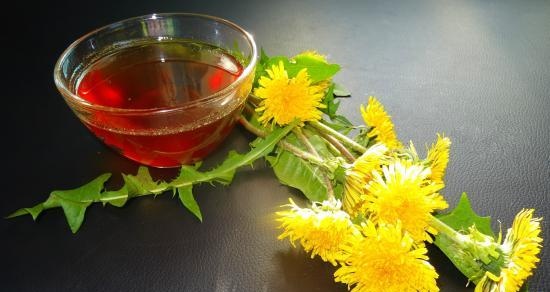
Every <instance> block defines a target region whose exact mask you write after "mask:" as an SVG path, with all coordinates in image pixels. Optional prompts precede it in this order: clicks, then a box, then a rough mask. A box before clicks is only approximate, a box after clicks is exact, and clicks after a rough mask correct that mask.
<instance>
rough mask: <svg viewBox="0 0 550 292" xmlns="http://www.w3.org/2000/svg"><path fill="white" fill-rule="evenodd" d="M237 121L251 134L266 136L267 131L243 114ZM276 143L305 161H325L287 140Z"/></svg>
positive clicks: (319, 163) (320, 162) (315, 162)
mask: <svg viewBox="0 0 550 292" xmlns="http://www.w3.org/2000/svg"><path fill="white" fill-rule="evenodd" d="M238 121H239V123H240V124H241V125H242V126H243V127H244V128H245V129H246V130H248V131H249V132H251V133H252V134H254V135H256V136H258V137H265V136H267V133H266V132H265V131H264V130H262V129H260V128H258V127H256V126H254V125H253V124H252V123H250V122H249V121H248V120H247V119H246V118H245V117H244V116H242V115H241V116H240V117H239V118H238ZM278 145H279V146H280V147H281V148H282V149H284V150H287V151H290V152H292V153H293V154H294V155H296V156H298V157H300V158H302V159H304V160H307V161H309V162H311V163H313V164H315V165H318V166H323V167H325V163H324V162H325V161H324V160H323V159H322V158H319V157H317V156H315V155H313V154H311V153H308V152H306V151H304V150H302V149H300V148H298V147H296V146H294V145H292V144H290V143H288V142H286V141H284V140H281V141H279V143H278Z"/></svg>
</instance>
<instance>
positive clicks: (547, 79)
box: [0, 0, 550, 291]
mask: <svg viewBox="0 0 550 292" xmlns="http://www.w3.org/2000/svg"><path fill="white" fill-rule="evenodd" d="M15 2H18V3H15V5H16V6H17V7H18V9H7V11H3V16H2V18H3V20H4V21H3V23H4V24H3V25H2V26H3V29H2V34H3V40H2V43H3V46H2V52H3V54H2V55H3V56H4V59H3V62H2V63H3V64H4V66H3V74H2V84H3V86H2V88H3V90H4V93H3V94H2V100H3V104H4V107H3V114H2V115H1V118H2V125H4V126H3V133H4V137H3V139H2V141H4V142H3V144H4V147H6V148H3V149H4V154H5V156H3V159H2V178H3V183H2V204H1V205H0V214H2V215H4V216H5V215H7V214H9V213H10V212H12V211H14V210H15V209H17V208H20V207H23V206H31V205H34V204H35V203H37V202H39V201H42V200H44V199H45V198H46V197H47V195H48V194H49V192H50V191H52V190H54V189H69V188H73V187H76V186H80V185H82V184H83V183H85V182H87V181H89V180H91V179H92V178H94V177H96V176H97V175H99V174H101V173H104V172H112V173H114V174H115V176H116V177H117V178H118V179H120V178H119V176H118V174H119V173H120V172H124V173H135V171H136V170H137V167H138V165H137V164H135V163H133V162H130V161H128V160H126V159H124V158H122V157H120V156H118V155H117V154H116V153H114V152H112V151H111V150H109V149H107V148H106V147H104V146H103V145H102V144H100V143H99V142H98V141H97V140H96V139H95V138H94V137H93V136H92V135H91V134H90V133H89V132H88V131H87V130H86V129H85V128H84V127H83V126H82V124H81V123H80V122H79V121H78V120H77V119H76V117H75V116H74V115H73V113H72V112H71V111H70V110H69V108H68V107H67V106H66V104H65V103H64V101H63V100H62V98H61V96H60V95H59V94H58V92H57V91H56V89H55V86H54V83H53V78H52V70H53V65H54V63H55V61H56V59H57V57H58V56H59V55H60V54H61V52H62V51H63V50H64V49H65V48H66V47H67V46H68V45H69V44H70V43H71V42H72V41H74V40H75V39H76V38H77V37H79V36H81V35H83V34H84V33H86V32H88V31H90V30H92V29H94V28H97V27H99V26H103V25H106V24H109V23H111V22H114V21H117V20H121V19H124V18H128V17H131V16H137V15H143V14H150V13H155V12H199V13H206V14H212V15H216V16H220V17H223V18H227V19H229V20H232V21H234V22H236V23H238V24H240V25H242V26H243V27H245V28H246V29H247V30H249V31H250V32H251V33H253V34H254V36H255V38H256V40H257V42H258V44H259V45H260V46H261V47H263V48H264V49H265V50H266V51H267V52H268V53H269V54H271V55H275V54H285V55H294V54H296V53H298V52H300V51H302V50H307V49H315V50H318V51H319V52H321V53H324V54H327V55H328V56H329V58H330V60H331V61H333V62H335V63H339V64H341V65H342V67H343V69H342V71H341V72H340V73H339V74H338V75H337V77H336V80H337V81H339V82H340V83H342V84H344V85H346V86H347V87H348V88H349V89H350V90H351V92H352V94H353V97H352V98H350V99H347V100H345V101H343V106H342V107H343V111H344V113H345V114H346V115H348V116H349V117H350V119H351V120H352V122H354V123H360V122H361V118H360V115H359V112H358V106H359V105H360V104H362V103H365V102H366V97H367V96H368V95H376V96H377V97H378V98H379V100H380V101H381V102H382V103H383V104H384V105H385V106H386V109H387V111H388V112H389V113H390V114H391V115H392V116H393V120H394V122H395V124H396V129H397V132H398V135H399V137H400V138H401V140H402V141H409V140H412V141H414V142H415V144H416V145H417V148H418V149H419V150H420V151H421V152H422V153H425V147H424V145H429V144H431V143H432V142H433V141H434V140H435V137H436V133H437V132H443V133H445V134H446V135H448V136H449V137H450V138H451V139H452V141H453V145H452V148H451V162H450V165H449V167H448V172H447V176H446V189H445V191H444V195H445V197H446V198H447V200H448V202H449V204H450V205H451V207H454V206H455V205H456V203H457V201H458V198H459V196H460V194H461V193H462V192H468V194H469V195H470V198H471V201H472V203H473V207H474V209H475V210H476V211H478V212H479V213H480V214H485V215H490V216H492V217H493V218H494V219H498V220H500V222H502V226H503V228H504V229H505V228H508V227H509V226H510V224H511V222H512V219H513V216H514V215H515V214H516V213H517V212H518V211H519V210H521V208H527V207H530V208H536V215H537V216H544V217H547V220H548V219H550V216H549V215H550V207H549V204H548V196H549V193H550V180H549V179H550V131H549V128H550V114H549V113H548V112H549V110H550V2H549V1H506V0H495V1H473V0H460V1H446V0H444V1H441V0H433V1H378V2H375V1H353V2H352V1H349V2H348V1H319V2H316V1H249V2H239V1H182V0H179V1H120V2H112V1H88V2H77V1H71V2H62V1H42V2H44V3H40V4H29V3H26V2H24V1H15ZM5 10H6V9H5ZM250 139H251V136H250V135H249V134H247V133H246V132H245V131H244V130H242V129H240V128H236V130H235V131H234V133H233V134H232V135H231V137H230V138H229V139H228V140H227V142H226V144H225V145H224V146H223V147H222V148H221V149H220V150H219V151H217V152H216V153H215V154H214V155H213V156H212V157H210V158H209V159H208V160H207V162H206V163H210V164H215V163H217V162H219V161H221V159H222V157H223V156H224V155H225V153H226V152H227V151H228V150H229V149H234V148H236V149H240V150H245V149H246V148H247V143H248V142H249V141H250ZM153 174H154V175H155V177H156V178H166V179H168V178H171V177H172V176H173V175H175V171H174V170H155V171H153ZM117 178H115V180H116V179H117ZM195 194H196V197H197V200H198V202H199V204H200V206H201V208H202V211H203V215H204V218H205V220H204V222H203V223H202V224H201V223H199V222H198V221H197V220H196V219H195V218H194V217H193V216H192V215H191V214H190V213H189V212H187V211H186V210H184V208H183V207H182V206H181V203H180V202H179V201H177V200H176V199H172V198H171V196H169V195H166V194H165V195H161V196H158V197H157V198H152V197H151V198H149V197H146V198H140V199H135V200H133V201H131V202H130V203H129V204H127V205H126V206H125V207H124V208H121V209H117V208H114V207H110V206H108V207H101V206H99V205H98V206H92V207H90V208H89V209H88V211H87V213H86V220H85V222H84V225H83V226H82V228H81V230H80V231H79V232H78V233H77V234H75V235H73V234H71V232H70V230H69V228H68V226H67V225H66V223H65V219H64V217H63V214H62V211H61V210H50V211H47V212H46V213H44V214H43V216H42V217H41V218H40V219H39V220H38V221H37V222H36V223H34V222H33V221H32V220H31V218H30V217H20V218H16V219H13V220H0V244H1V249H0V251H1V255H0V263H1V269H2V270H1V273H0V283H1V284H0V286H1V288H0V290H2V291H346V287H345V286H344V285H341V284H337V283H334V282H333V278H332V273H333V271H334V270H333V268H332V267H331V266H330V265H329V264H326V263H323V262H322V261H320V260H310V259H309V257H308V255H306V254H305V253H303V252H301V251H299V250H296V249H292V248H291V247H290V245H289V244H288V242H281V241H278V240H277V239H276V237H277V235H278V232H279V231H278V230H277V229H276V223H275V222H274V220H273V213H274V212H275V211H276V210H277V209H278V206H280V205H282V204H284V203H286V202H287V198H288V197H292V198H294V199H295V200H296V201H297V202H299V203H304V202H305V200H304V199H303V198H302V197H301V196H300V194H299V193H298V192H296V191H293V190H291V189H289V188H287V187H284V186H281V185H280V184H279V182H278V181H277V180H276V178H275V177H274V175H273V174H272V171H271V170H270V169H269V168H268V167H266V166H265V164H264V163H262V162H260V163H256V165H255V168H254V170H251V169H243V170H241V171H239V172H238V174H237V176H236V179H235V181H234V183H233V184H232V185H231V186H229V187H221V186H215V187H213V186H210V185H203V186H200V187H198V188H196V190H195ZM546 222H548V221H545V222H544V224H543V236H544V238H545V239H546V240H548V239H550V236H549V235H550V233H549V231H548V230H549V229H548V228H547V226H548V223H546ZM493 227H494V228H495V230H498V222H497V220H493ZM430 257H431V262H432V263H433V265H434V266H435V267H436V269H437V270H438V272H439V274H440V279H439V282H438V283H439V286H440V288H441V290H442V291H471V290H473V288H472V287H470V288H466V287H465V285H466V282H467V281H466V279H465V278H464V277H463V276H461V274H460V273H459V272H458V271H457V270H456V269H455V268H454V267H453V266H452V264H451V263H450V262H449V261H448V260H447V259H446V258H445V257H444V256H443V255H442V253H441V252H439V251H438V250H437V249H436V248H430ZM549 259H550V255H549V250H548V249H547V248H546V247H545V248H544V249H543V251H542V254H541V263H540V264H539V267H538V269H537V270H536V273H535V275H534V276H533V277H532V278H531V281H530V285H531V290H532V291H549V290H550V277H549V276H550V263H549Z"/></svg>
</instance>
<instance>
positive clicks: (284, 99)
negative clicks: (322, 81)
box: [254, 61, 325, 126]
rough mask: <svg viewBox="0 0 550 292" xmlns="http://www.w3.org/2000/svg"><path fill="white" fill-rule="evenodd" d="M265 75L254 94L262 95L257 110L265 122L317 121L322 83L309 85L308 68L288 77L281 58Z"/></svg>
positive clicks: (320, 106)
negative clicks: (320, 84)
mask: <svg viewBox="0 0 550 292" xmlns="http://www.w3.org/2000/svg"><path fill="white" fill-rule="evenodd" d="M266 72H267V74H268V76H262V77H261V78H260V80H259V84H260V87H258V88H256V89H255V91H254V94H255V95H256V96H258V97H259V98H261V99H262V101H261V104H260V106H259V107H258V108H256V111H258V112H260V118H259V119H258V120H259V121H260V122H262V123H263V124H264V125H268V124H269V123H274V124H278V125H280V126H284V125H287V124H289V123H291V122H293V121H294V120H295V119H298V120H299V121H301V122H302V123H303V122H306V121H317V120H319V119H321V116H322V112H321V111H320V110H319V109H320V108H324V107H325V105H324V104H322V102H321V101H322V99H323V95H324V90H323V87H321V86H317V85H312V84H311V80H310V79H309V75H308V73H307V69H305V68H304V69H302V70H300V72H298V74H297V75H296V77H294V78H288V73H287V72H286V70H285V68H284V64H283V62H282V61H280V62H279V64H278V65H273V66H272V67H271V69H267V70H266Z"/></svg>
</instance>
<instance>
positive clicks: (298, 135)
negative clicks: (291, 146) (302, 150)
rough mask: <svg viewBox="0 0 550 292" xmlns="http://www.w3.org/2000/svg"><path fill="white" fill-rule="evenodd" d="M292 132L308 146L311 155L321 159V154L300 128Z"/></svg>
mask: <svg viewBox="0 0 550 292" xmlns="http://www.w3.org/2000/svg"><path fill="white" fill-rule="evenodd" d="M292 132H293V133H294V134H295V135H296V137H298V139H300V142H302V144H303V145H304V146H306V148H307V150H309V152H310V153H311V154H313V155H315V156H317V157H319V158H320V156H319V153H318V152H317V150H316V149H315V147H314V146H313V144H311V142H310V141H309V140H308V139H307V137H306V136H305V135H304V132H302V130H301V129H300V128H294V129H292Z"/></svg>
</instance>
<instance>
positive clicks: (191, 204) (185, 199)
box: [177, 185, 202, 222]
mask: <svg viewBox="0 0 550 292" xmlns="http://www.w3.org/2000/svg"><path fill="white" fill-rule="evenodd" d="M177 190H178V196H179V198H180V201H181V202H182V204H183V205H184V206H185V208H187V210H189V211H191V213H193V215H195V216H196V217H197V218H198V219H199V220H200V221H201V222H202V214H201V210H200V208H199V204H197V201H195V198H194V197H193V186H192V185H187V186H184V187H180V188H177Z"/></svg>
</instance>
